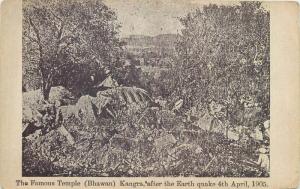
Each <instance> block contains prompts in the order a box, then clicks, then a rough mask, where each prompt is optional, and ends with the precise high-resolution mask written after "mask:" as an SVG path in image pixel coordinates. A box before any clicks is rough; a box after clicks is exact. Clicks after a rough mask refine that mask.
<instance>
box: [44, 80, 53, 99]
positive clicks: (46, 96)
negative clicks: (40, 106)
mask: <svg viewBox="0 0 300 189" xmlns="http://www.w3.org/2000/svg"><path fill="white" fill-rule="evenodd" d="M50 90H51V85H49V84H47V82H43V87H42V93H43V99H44V100H45V101H48V100H49V95H50Z"/></svg>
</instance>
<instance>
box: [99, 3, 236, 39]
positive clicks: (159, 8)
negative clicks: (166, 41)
mask: <svg viewBox="0 0 300 189" xmlns="http://www.w3.org/2000/svg"><path fill="white" fill-rule="evenodd" d="M104 2H105V4H106V5H108V6H109V7H110V8H112V9H113V10H114V11H115V12H116V13H117V15H118V20H119V22H120V23H121V25H122V28H121V31H120V32H121V33H120V35H121V37H125V36H128V35H141V34H142V35H150V36H154V35H158V34H166V33H179V32H180V31H181V28H182V26H181V24H180V22H179V20H178V17H182V16H184V15H186V14H187V13H188V12H190V11H192V10H194V9H196V8H201V7H202V6H203V5H205V4H209V3H215V4H218V5H220V4H222V5H232V4H237V2H233V1H231V2H230V1H217V0H210V1H201V0H104Z"/></svg>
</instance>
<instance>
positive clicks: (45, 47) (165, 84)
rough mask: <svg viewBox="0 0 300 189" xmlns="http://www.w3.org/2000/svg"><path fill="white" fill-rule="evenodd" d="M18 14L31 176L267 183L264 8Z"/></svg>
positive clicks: (44, 4)
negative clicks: (218, 179)
mask: <svg viewBox="0 0 300 189" xmlns="http://www.w3.org/2000/svg"><path fill="white" fill-rule="evenodd" d="M22 6H23V7H22V134H21V135H22V139H21V140H22V176H23V177H244V178H245V177H247V178H248V177H263V178H268V177H270V143H271V142H270V125H271V124H270V11H269V10H268V7H267V4H266V3H265V2H259V1H251V2H250V1H242V2H238V1H234V2H230V1H228V2H227V1H224V2H223V1H222V2H209V1H205V2H204V1H203V2H202V3H201V1H200V3H199V2H198V3H197V4H193V3H192V1H187V2H184V1H179V0H173V1H170V0H165V1H159V0H154V1H150V0H130V1H121V0H85V1H80V0H63V1H62V0H23V4H22ZM20 90H21V89H20Z"/></svg>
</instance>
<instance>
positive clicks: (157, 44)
mask: <svg viewBox="0 0 300 189" xmlns="http://www.w3.org/2000/svg"><path fill="white" fill-rule="evenodd" d="M177 38H178V35H177V34H161V35H157V36H153V37H151V36H146V35H130V36H129V37H126V38H123V41H125V42H126V44H127V47H128V48H153V47H154V48H162V47H163V48H167V49H168V48H173V47H174V44H175V42H176V41H177Z"/></svg>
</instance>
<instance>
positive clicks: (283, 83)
mask: <svg viewBox="0 0 300 189" xmlns="http://www.w3.org/2000/svg"><path fill="white" fill-rule="evenodd" d="M191 1H192V0H191ZM178 2H180V3H185V2H186V1H183V0H182V1H178ZM193 3H201V1H195V0H193ZM202 3H203V2H202ZM21 4H22V2H21V0H5V1H4V2H2V5H1V17H0V18H1V25H0V185H1V186H2V187H3V188H4V189H13V188H41V187H16V184H15V181H16V180H17V179H23V180H27V181H29V180H31V179H36V180H39V181H56V180H58V179H63V180H64V181H74V180H77V181H81V182H84V181H85V180H87V179H88V178H57V177H53V178H22V173H21V163H22V160H21V152H22V147H21V127H22V126H21V116H22V113H21V110H22V103H21V101H22V90H21V79H22V68H21V67H22V61H21V59H22V57H21V51H22V41H21V39H22V36H21V35H22V33H21V31H22V16H21V14H22V9H21ZM265 5H266V7H268V8H269V10H270V11H271V177H270V178H265V179H259V178H255V179H253V178H93V179H94V180H95V181H104V180H109V181H111V180H115V181H116V182H117V183H118V181H119V180H124V179H125V180H127V181H145V180H148V181H149V180H151V179H153V180H156V181H164V180H170V181H177V180H183V181H190V180H193V181H194V182H206V181H209V180H210V181H224V180H226V181H227V182H229V183H231V182H232V181H240V182H243V181H246V180H247V181H253V180H259V181H266V182H267V183H268V188H271V189H283V188H297V186H298V185H299V180H300V177H299V171H300V63H299V60H300V57H299V53H300V47H299V7H298V4H297V3H295V2H265ZM42 188H65V187H42ZM74 188H78V187H74ZM82 188H83V187H82ZM90 188H94V187H90ZM98 188H99V187H98ZM102 188H103V187H102ZM116 188H119V187H116ZM127 188H129V187H127ZM148 188H149V187H148ZM151 188H153V187H151ZM161 188H165V187H161ZM172 188H175V187H172ZM194 188H197V187H194ZM250 188H252V187H250Z"/></svg>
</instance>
